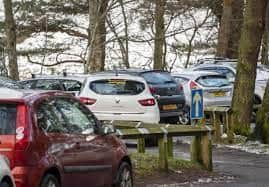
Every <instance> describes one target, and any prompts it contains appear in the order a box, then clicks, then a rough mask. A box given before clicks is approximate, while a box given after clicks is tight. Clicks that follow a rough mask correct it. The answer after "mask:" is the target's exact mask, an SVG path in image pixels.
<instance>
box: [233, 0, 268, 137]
mask: <svg viewBox="0 0 269 187" xmlns="http://www.w3.org/2000/svg"><path fill="white" fill-rule="evenodd" d="M267 4H268V0H248V1H247V4H246V12H245V16H244V24H243V30H242V35H241V39H240V47H239V61H238V64H237V74H236V79H235V86H234V87H235V88H234V94H233V100H232V111H233V113H234V115H233V124H234V127H233V128H234V132H236V133H238V134H243V135H249V132H250V131H249V130H250V121H251V115H252V110H253V109H252V108H253V101H254V89H255V79H256V68H257V61H258V55H259V51H260V46H261V40H262V35H263V32H264V27H265V14H266V7H267Z"/></svg>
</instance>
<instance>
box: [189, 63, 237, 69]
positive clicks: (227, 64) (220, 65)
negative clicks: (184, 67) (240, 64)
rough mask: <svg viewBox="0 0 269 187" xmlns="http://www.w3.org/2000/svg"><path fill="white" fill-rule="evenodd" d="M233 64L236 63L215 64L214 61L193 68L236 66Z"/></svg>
mask: <svg viewBox="0 0 269 187" xmlns="http://www.w3.org/2000/svg"><path fill="white" fill-rule="evenodd" d="M233 64H235V63H226V64H225V63H218V64H213V63H206V64H199V65H196V66H194V67H192V68H191V69H197V68H205V67H226V68H227V67H228V68H234V66H233Z"/></svg>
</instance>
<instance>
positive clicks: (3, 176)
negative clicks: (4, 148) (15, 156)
mask: <svg viewBox="0 0 269 187" xmlns="http://www.w3.org/2000/svg"><path fill="white" fill-rule="evenodd" d="M0 187H15V182H14V179H13V177H12V175H11V171H10V167H9V160H8V158H7V157H5V156H2V155H0Z"/></svg>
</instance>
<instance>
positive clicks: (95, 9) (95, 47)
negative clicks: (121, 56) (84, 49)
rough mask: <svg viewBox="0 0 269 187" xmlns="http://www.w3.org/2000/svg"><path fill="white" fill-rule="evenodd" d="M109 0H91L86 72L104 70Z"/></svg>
mask: <svg viewBox="0 0 269 187" xmlns="http://www.w3.org/2000/svg"><path fill="white" fill-rule="evenodd" d="M108 1H109V0H103V1H99V0H89V16H90V23H89V44H88V45H89V46H88V58H87V63H86V66H85V72H86V73H88V72H96V71H103V70H104V67H105V52H106V51H105V50H106V45H105V43H106V13H107V8H108V7H107V6H108Z"/></svg>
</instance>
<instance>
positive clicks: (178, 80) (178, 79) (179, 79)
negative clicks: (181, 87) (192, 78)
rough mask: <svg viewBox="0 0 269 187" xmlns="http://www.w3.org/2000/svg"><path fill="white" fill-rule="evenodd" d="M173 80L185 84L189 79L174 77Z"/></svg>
mask: <svg viewBox="0 0 269 187" xmlns="http://www.w3.org/2000/svg"><path fill="white" fill-rule="evenodd" d="M175 80H176V81H177V82H178V83H180V84H186V83H187V82H188V81H189V79H186V78H184V77H175Z"/></svg>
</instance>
